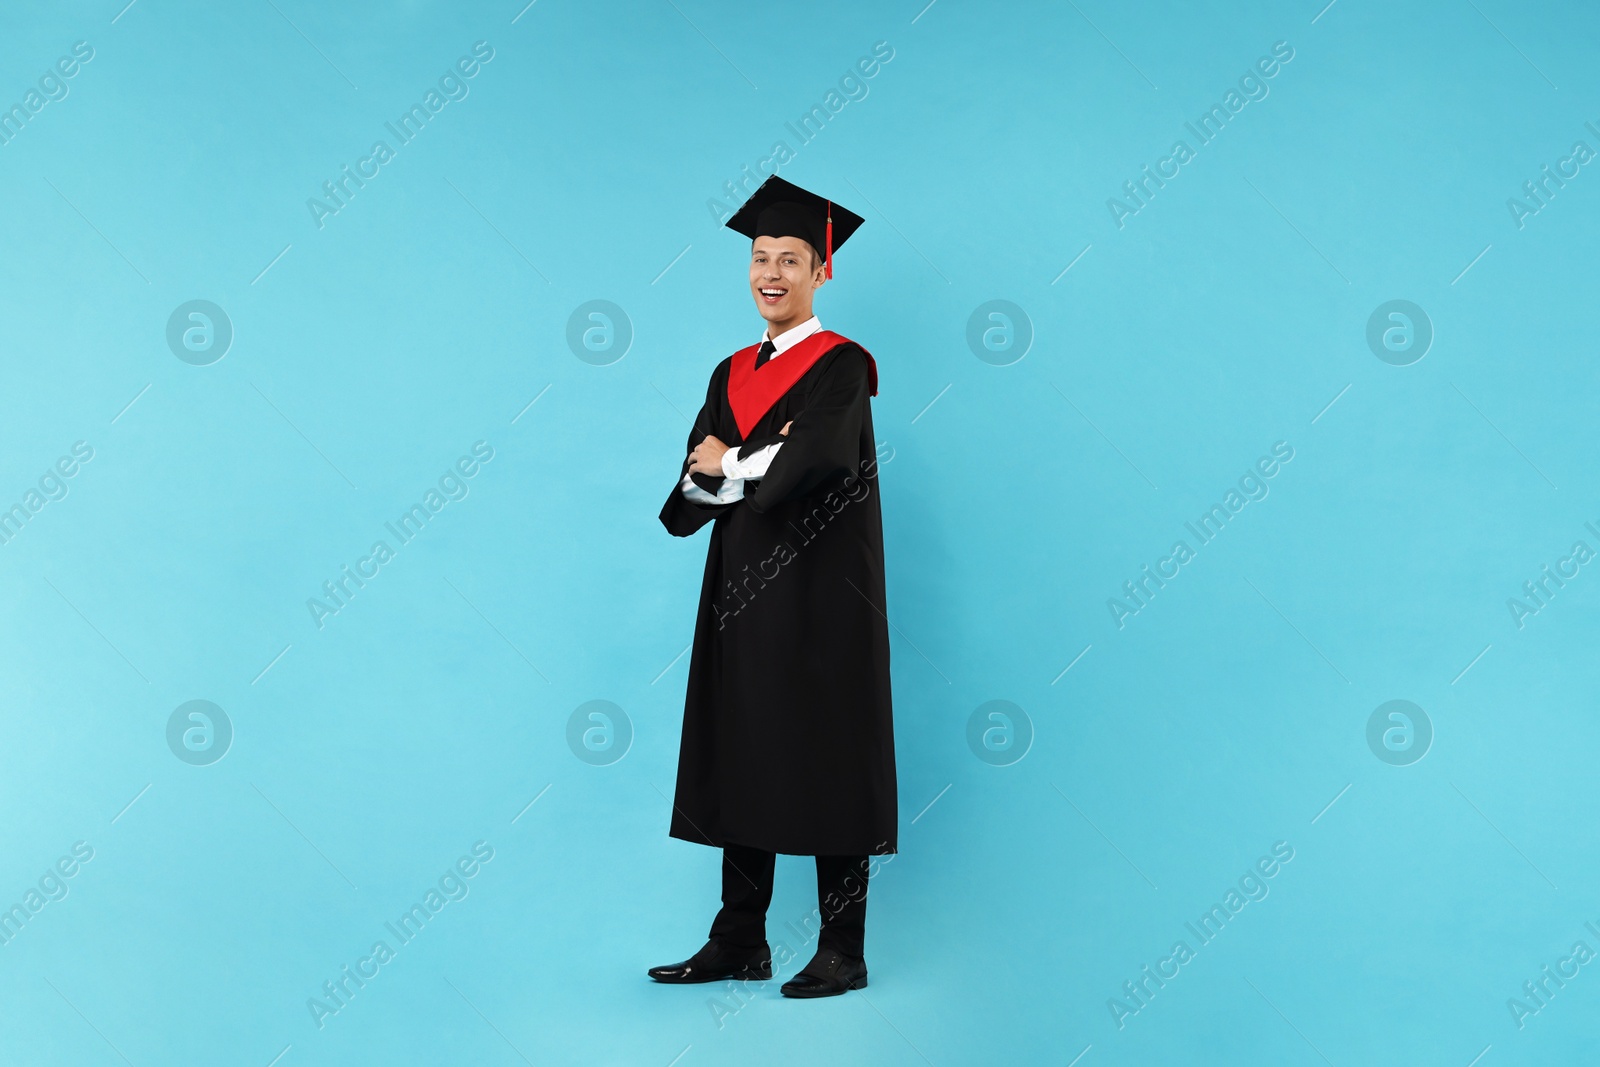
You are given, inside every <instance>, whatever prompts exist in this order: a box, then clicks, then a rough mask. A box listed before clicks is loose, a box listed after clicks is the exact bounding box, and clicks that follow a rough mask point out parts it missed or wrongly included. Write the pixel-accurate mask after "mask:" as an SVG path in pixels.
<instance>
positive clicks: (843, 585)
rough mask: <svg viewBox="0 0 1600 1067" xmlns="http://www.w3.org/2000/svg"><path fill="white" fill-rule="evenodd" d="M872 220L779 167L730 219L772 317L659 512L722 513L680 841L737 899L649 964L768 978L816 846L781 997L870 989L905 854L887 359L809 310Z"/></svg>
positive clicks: (703, 977)
mask: <svg viewBox="0 0 1600 1067" xmlns="http://www.w3.org/2000/svg"><path fill="white" fill-rule="evenodd" d="M861 222H862V219H861V218H860V216H858V215H855V214H854V213H852V212H849V211H846V210H844V209H843V208H841V207H839V206H838V205H836V204H833V203H831V202H830V201H826V200H824V199H822V198H821V197H819V196H816V195H815V194H813V193H809V192H807V191H806V190H804V189H801V188H799V187H798V186H795V185H792V184H790V183H789V182H786V181H784V180H783V179H782V178H778V177H776V176H774V177H771V178H769V179H767V181H766V182H764V183H763V184H762V186H761V188H760V189H758V190H756V193H755V195H754V196H752V197H751V198H750V199H749V201H747V202H746V203H745V204H744V206H743V207H741V208H740V209H739V211H738V212H737V213H736V214H735V215H734V216H733V217H732V218H731V219H729V220H728V227H729V228H730V229H733V230H735V231H737V232H738V233H741V234H744V235H745V236H747V237H749V238H750V239H751V247H750V295H751V296H752V297H753V298H754V300H755V303H756V310H757V311H759V312H760V313H761V317H762V318H764V319H765V320H766V322H767V329H766V332H765V333H764V334H763V335H762V340H761V343H760V344H759V345H751V346H750V347H749V348H745V349H741V350H740V351H738V352H735V353H734V354H733V355H732V356H730V357H729V358H727V359H725V360H723V361H722V362H721V363H719V364H718V365H717V369H716V370H715V371H713V372H712V374H711V383H710V386H709V388H708V389H707V390H706V401H705V405H704V406H703V407H702V408H701V409H700V414H699V415H698V417H696V419H695V422H694V428H693V429H692V430H691V431H690V433H689V455H688V458H687V459H686V460H685V461H684V463H683V466H682V469H681V470H680V471H679V481H678V483H677V484H676V485H674V487H673V490H672V493H671V495H670V496H669V497H668V498H667V503H666V506H665V507H663V508H662V509H661V522H662V524H663V525H664V526H666V528H667V530H668V532H670V533H672V534H674V535H676V536H678V537H688V536H689V535H690V534H693V533H694V532H695V531H696V530H698V529H699V528H700V527H701V526H703V525H705V524H706V523H708V522H710V523H712V524H713V525H712V529H711V544H710V546H709V551H708V553H707V556H706V570H705V578H704V581H703V584H702V586H701V591H700V607H699V613H698V615H697V616H696V619H695V630H694V652H693V655H692V656H691V658H690V661H689V686H688V695H687V699H686V701H685V706H684V715H683V741H682V745H681V747H680V749H679V753H678V783H677V794H676V796H675V798H674V800H673V805H672V822H671V827H670V829H669V831H668V832H669V833H670V834H671V835H672V836H673V837H677V838H681V839H682V840H685V841H694V842H698V843H700V844H704V845H711V846H715V847H720V848H721V849H722V910H721V911H719V912H718V913H717V916H716V919H715V920H714V921H713V922H712V924H711V931H710V938H709V940H708V941H707V942H706V944H705V946H704V947H703V948H701V949H700V951H699V952H697V953H695V954H694V955H693V956H691V957H689V958H688V959H687V960H684V961H682V962H681V963H674V964H669V965H666V966H662V967H652V968H651V969H650V971H649V974H650V977H652V978H654V979H656V980H657V981H659V982H712V981H721V980H724V979H730V978H731V979H737V980H748V979H758V980H766V979H768V978H771V977H772V952H771V948H770V946H769V945H768V943H767V939H766V912H767V906H768V904H769V903H770V902H771V900H772V880H773V866H774V857H775V854H776V853H780V852H781V853H784V854H786V855H801V856H815V857H816V858H817V902H818V917H819V920H820V930H819V933H818V936H817V950H816V954H815V955H814V956H813V957H812V959H811V961H810V962H809V963H807V964H806V965H805V967H804V968H802V969H801V971H800V972H799V973H798V974H797V975H796V976H795V977H794V978H792V979H791V980H790V981H788V982H786V983H785V984H784V985H783V987H782V992H783V994H784V995H786V996H791V997H825V996H834V995H836V994H839V993H843V992H845V991H847V990H850V989H860V988H862V987H864V986H865V985H866V984H867V966H866V960H865V956H864V952H863V930H864V923H865V920H866V893H867V878H868V876H869V874H870V873H871V865H872V863H873V861H872V860H871V857H872V856H879V855H889V854H893V853H894V852H896V851H897V844H896V836H897V808H896V794H895V765H894V727H893V720H892V717H891V709H890V699H889V629H888V619H887V617H886V616H885V614H884V612H885V597H884V570H883V522H882V516H881V514H880V511H879V507H878V495H877V492H876V489H877V485H878V478H877V474H878V470H877V467H878V464H877V452H876V443H875V441H874V439H873V435H872V409H871V405H870V403H869V401H868V398H869V397H871V396H874V395H876V394H877V391H878V390H877V367H876V365H875V364H874V363H873V360H872V357H871V356H870V355H868V353H867V351H866V350H865V349H863V348H862V347H861V346H860V345H858V344H856V343H855V342H853V341H850V340H848V339H847V338H844V337H841V336H840V335H838V334H835V333H829V332H827V331H825V330H823V329H822V327H821V323H820V322H818V320H817V318H816V316H815V315H814V314H813V313H812V298H813V296H814V295H815V293H816V291H817V290H818V289H820V288H821V287H822V285H823V283H824V282H825V281H826V280H827V279H828V278H831V277H832V276H833V250H834V249H835V248H836V247H840V246H842V245H843V244H844V243H845V241H846V240H848V239H849V237H850V235H851V234H852V233H853V232H854V231H855V229H856V228H857V227H858V226H860V225H861ZM802 925H804V926H806V927H809V925H810V922H809V920H808V921H807V923H805V924H802ZM807 939H808V940H809V932H808V933H807ZM780 944H781V943H780ZM784 947H787V946H784ZM783 962H786V958H784V959H780V960H779V963H780V964H781V963H783Z"/></svg>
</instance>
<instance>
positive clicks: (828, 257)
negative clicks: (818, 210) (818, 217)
mask: <svg viewBox="0 0 1600 1067" xmlns="http://www.w3.org/2000/svg"><path fill="white" fill-rule="evenodd" d="M826 240H827V242H828V250H827V252H826V253H825V254H824V256H823V265H824V266H825V267H826V268H827V271H828V273H827V275H826V277H829V278H831V277H833V201H832V200H829V201H828V235H827V237H826Z"/></svg>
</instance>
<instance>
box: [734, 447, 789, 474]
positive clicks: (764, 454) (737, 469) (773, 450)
mask: <svg viewBox="0 0 1600 1067" xmlns="http://www.w3.org/2000/svg"><path fill="white" fill-rule="evenodd" d="M782 447H783V442H782V441H779V442H778V443H776V444H771V445H767V446H766V447H765V448H758V449H756V450H755V451H754V452H752V453H750V455H749V456H748V457H746V458H745V459H740V458H739V446H738V445H735V446H734V447H733V448H730V449H728V450H727V451H726V452H724V453H723V454H722V475H723V477H725V478H739V479H745V478H762V477H765V476H766V473H767V468H768V467H770V466H771V465H772V458H773V457H774V456H776V455H777V454H778V449H780V448H782Z"/></svg>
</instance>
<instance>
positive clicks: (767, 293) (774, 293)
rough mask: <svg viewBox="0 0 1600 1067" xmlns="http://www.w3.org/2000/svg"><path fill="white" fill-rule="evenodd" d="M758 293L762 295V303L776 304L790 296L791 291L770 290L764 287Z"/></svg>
mask: <svg viewBox="0 0 1600 1067" xmlns="http://www.w3.org/2000/svg"><path fill="white" fill-rule="evenodd" d="M758 292H760V294H761V300H762V302H763V303H766V304H776V303H777V302H778V301H780V300H782V299H783V298H784V297H786V296H788V295H789V290H787V289H768V288H765V287H763V288H762V289H759V290H758Z"/></svg>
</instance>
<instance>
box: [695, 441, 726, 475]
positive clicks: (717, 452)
mask: <svg viewBox="0 0 1600 1067" xmlns="http://www.w3.org/2000/svg"><path fill="white" fill-rule="evenodd" d="M727 450H728V446H727V445H725V444H723V443H722V442H721V441H720V440H718V439H717V438H716V437H714V436H712V435H711V434H707V435H706V439H705V440H704V441H701V442H700V443H699V444H697V445H695V446H694V451H693V452H690V453H689V469H690V470H691V471H693V472H695V473H697V474H714V475H720V474H721V473H722V454H723V453H724V452H726V451H727Z"/></svg>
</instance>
